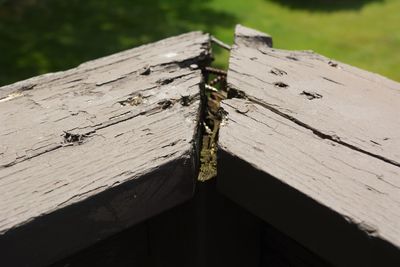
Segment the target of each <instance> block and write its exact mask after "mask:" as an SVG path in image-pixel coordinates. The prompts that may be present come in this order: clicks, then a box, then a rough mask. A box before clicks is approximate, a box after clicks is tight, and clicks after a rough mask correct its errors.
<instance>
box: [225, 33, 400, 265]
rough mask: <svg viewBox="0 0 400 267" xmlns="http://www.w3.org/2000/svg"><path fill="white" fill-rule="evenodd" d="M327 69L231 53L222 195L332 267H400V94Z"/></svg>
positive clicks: (325, 63)
mask: <svg viewBox="0 0 400 267" xmlns="http://www.w3.org/2000/svg"><path fill="white" fill-rule="evenodd" d="M240 30H242V29H241V28H237V31H240ZM237 35H239V34H237ZM329 62H330V61H329V60H328V59H325V58H323V57H321V56H319V55H316V54H314V53H310V52H291V51H282V50H275V49H271V48H269V47H268V44H264V46H259V45H258V46H257V47H250V46H248V45H244V44H240V43H239V44H238V43H236V45H235V46H233V49H232V54H231V58H230V65H229V71H228V83H229V86H230V87H231V88H234V89H236V90H240V91H242V92H243V93H244V94H243V93H242V94H239V95H242V96H243V95H245V99H231V100H225V101H223V104H222V105H221V107H222V108H223V109H224V110H225V111H226V112H227V115H226V120H225V121H224V122H223V123H222V126H221V129H220V137H219V161H218V168H219V169H218V170H219V173H220V175H219V178H218V179H219V188H220V190H221V191H222V192H223V193H225V194H227V195H228V196H229V197H231V198H232V199H233V200H235V201H237V202H238V203H239V204H241V205H243V206H245V207H246V208H248V209H249V210H251V211H252V212H254V213H256V214H257V215H258V216H260V217H262V218H264V219H265V220H266V221H268V222H269V223H271V224H272V225H274V226H275V227H277V228H278V229H280V230H281V231H283V232H285V233H286V234H288V235H289V236H291V237H293V238H294V239H296V240H298V241H299V242H300V243H301V244H303V245H305V246H306V247H308V248H309V249H311V250H312V251H314V252H315V253H316V254H318V255H321V256H322V257H324V258H325V259H327V260H328V261H329V262H330V263H333V264H334V265H338V266H349V265H350V266H351V264H350V263H353V264H356V265H357V266H378V265H384V266H391V264H397V265H396V266H399V265H398V264H399V263H400V250H399V249H400V167H399V164H398V163H399V162H400V157H399V156H400V149H399V148H400V127H399V126H400V117H399V116H398V114H397V113H398V109H399V107H400V90H399V89H400V85H399V84H398V83H395V82H393V81H390V80H387V79H385V78H383V77H380V76H378V75H375V74H371V73H367V72H364V71H361V70H359V69H356V68H353V67H350V66H347V65H344V64H342V63H329ZM331 62H332V61H331ZM336 64H337V65H336ZM396 111H397V112H396ZM360 263H363V264H361V265H360ZM385 263H386V265H385ZM364 264H365V265H364ZM354 266H355V265H354Z"/></svg>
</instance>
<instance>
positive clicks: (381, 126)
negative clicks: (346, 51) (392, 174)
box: [228, 27, 400, 166]
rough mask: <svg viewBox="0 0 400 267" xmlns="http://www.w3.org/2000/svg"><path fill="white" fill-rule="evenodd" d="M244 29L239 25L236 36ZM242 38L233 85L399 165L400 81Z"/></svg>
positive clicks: (232, 64)
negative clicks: (244, 42) (246, 41)
mask: <svg viewBox="0 0 400 267" xmlns="http://www.w3.org/2000/svg"><path fill="white" fill-rule="evenodd" d="M242 31H244V30H243V27H239V28H237V31H236V35H238V36H241V35H242V34H241V32H242ZM245 32H246V31H245ZM238 40H239V45H238V44H237V45H234V46H233V49H232V50H231V56H230V59H229V70H228V84H229V87H231V88H235V89H238V90H242V91H245V93H246V94H247V95H249V97H252V98H254V99H257V100H260V101H263V102H265V103H267V104H268V105H269V106H270V107H271V108H274V109H275V110H277V111H279V112H282V113H283V114H285V115H286V116H288V117H290V118H292V119H293V120H297V121H299V122H301V123H303V124H304V125H306V126H307V127H309V128H312V129H315V130H316V131H318V132H319V133H320V134H321V135H325V136H326V137H327V138H330V139H335V140H336V141H340V142H341V143H343V144H347V145H349V146H352V147H354V148H357V149H359V150H362V151H364V152H366V153H369V154H370V155H373V156H376V157H378V158H381V159H382V160H385V161H387V162H390V163H392V164H395V165H397V166H400V149H399V147H400V116H398V114H399V113H400V83H397V82H394V81H391V80H389V79H387V78H385V77H382V76H380V75H377V74H373V73H370V72H367V71H363V70H360V69H357V68H355V67H351V66H349V65H346V64H344V63H340V62H336V61H333V60H330V59H328V58H325V57H323V56H320V55H318V54H316V53H313V52H309V51H285V50H279V49H273V48H270V47H269V46H268V45H269V43H264V45H263V46H261V45H256V46H253V47H252V46H248V45H245V44H243V43H242V42H241V41H240V40H242V38H238ZM256 40H258V39H256ZM255 43H256V44H259V41H257V42H255ZM382 60H384V59H382Z"/></svg>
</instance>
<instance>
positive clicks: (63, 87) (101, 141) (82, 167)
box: [0, 32, 210, 266]
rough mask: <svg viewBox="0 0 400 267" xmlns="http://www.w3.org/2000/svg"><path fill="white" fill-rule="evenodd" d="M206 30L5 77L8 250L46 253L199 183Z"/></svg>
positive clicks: (2, 175) (23, 256)
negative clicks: (56, 69) (11, 80)
mask: <svg viewBox="0 0 400 267" xmlns="http://www.w3.org/2000/svg"><path fill="white" fill-rule="evenodd" d="M209 60H210V48H209V36H208V35H207V34H202V33H200V32H193V33H188V34H184V35H180V36H177V37H172V38H168V39H165V40H162V41H159V42H156V43H154V44H150V45H145V46H141V47H138V48H135V49H131V50H128V51H124V52H121V53H118V54H115V55H111V56H108V57H105V58H102V59H98V60H95V61H91V62H88V63H85V64H82V65H80V66H79V67H77V68H75V69H72V70H68V71H65V72H60V73H56V74H51V75H44V76H39V77H35V78H32V79H28V80H26V81H23V82H19V83H16V84H13V85H9V86H6V87H2V88H0V92H1V93H2V94H3V95H2V97H1V96H0V98H1V99H0V125H1V129H0V251H2V264H5V265H7V266H21V265H24V264H27V263H29V266H35V265H43V264H47V263H50V262H53V261H55V260H57V259H60V258H61V257H64V256H65V255H67V254H71V253H72V252H74V251H77V250H78V249H81V248H83V247H86V246H88V245H90V244H92V243H94V242H95V241H97V240H100V239H104V238H105V237H107V236H110V235H111V234H113V233H116V232H118V231H121V230H122V229H125V228H127V227H129V226H131V225H133V224H135V223H137V222H140V221H143V220H144V219H146V218H149V217H151V216H153V215H155V214H158V213H160V212H162V211H164V210H166V209H169V208H171V207H173V206H175V205H177V204H179V203H182V202H184V201H185V200H187V199H189V198H191V197H192V195H193V191H194V182H195V177H196V172H197V167H198V166H197V162H198V152H199V151H198V145H199V144H198V142H197V141H198V140H199V138H198V135H199V133H200V132H199V128H198V125H199V119H200V112H201V110H200V109H201V105H200V86H201V84H202V75H201V70H200V67H201V66H202V65H203V64H207V63H208V62H209Z"/></svg>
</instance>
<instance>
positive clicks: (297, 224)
mask: <svg viewBox="0 0 400 267" xmlns="http://www.w3.org/2000/svg"><path fill="white" fill-rule="evenodd" d="M218 165H219V166H220V168H219V180H218V186H217V187H218V189H219V191H221V193H223V194H224V195H226V196H227V197H229V198H230V199H232V200H234V201H235V202H236V203H238V204H240V205H241V206H243V207H244V208H246V209H247V210H248V211H250V212H252V213H253V214H255V215H257V216H259V217H260V218H262V219H263V220H264V221H265V222H267V223H269V224H271V225H272V226H273V227H275V228H276V229H277V230H278V231H280V232H282V233H284V234H286V235H288V236H290V237H291V238H293V239H294V240H296V241H297V242H299V243H300V244H302V245H303V246H305V247H307V248H308V249H310V250H311V251H312V252H313V253H315V255H319V256H320V257H321V258H323V259H324V260H326V261H327V262H328V264H332V265H333V266H371V267H372V266H393V267H394V266H399V265H398V263H399V262H400V255H399V254H398V249H397V248H396V247H395V246H394V245H392V244H390V243H389V242H386V241H384V240H382V239H379V238H375V237H373V236H368V235H367V234H366V233H365V232H363V231H360V229H359V228H358V227H357V226H356V225H355V224H352V223H349V222H348V221H347V220H346V219H345V218H344V217H342V216H340V215H339V214H337V213H335V212H334V211H332V210H330V209H328V208H326V207H324V206H323V205H321V204H320V203H318V202H316V201H315V200H313V199H311V198H309V197H308V196H306V195H304V194H302V193H301V192H299V191H297V190H296V189H294V188H291V187H289V186H288V185H287V184H285V183H283V182H281V181H280V180H278V179H277V178H275V177H272V176H270V175H269V174H268V173H265V172H263V171H261V170H259V169H257V168H256V167H254V166H253V165H251V164H249V163H248V162H246V161H244V160H242V159H241V158H238V157H236V156H233V155H231V154H229V153H228V152H226V151H223V150H222V149H219V152H218ZM290 254H291V255H293V253H290ZM310 255H311V254H310ZM306 258H307V259H311V260H312V261H310V262H308V263H307V264H306V266H321V265H320V264H316V265H315V264H311V262H314V263H315V262H318V261H314V259H312V258H308V257H306ZM295 266H299V265H295ZM300 266H301V265H300Z"/></svg>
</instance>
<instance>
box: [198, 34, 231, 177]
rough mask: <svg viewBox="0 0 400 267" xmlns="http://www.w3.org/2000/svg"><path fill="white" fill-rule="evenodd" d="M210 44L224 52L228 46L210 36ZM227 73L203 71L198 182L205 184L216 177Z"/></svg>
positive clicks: (211, 68)
mask: <svg viewBox="0 0 400 267" xmlns="http://www.w3.org/2000/svg"><path fill="white" fill-rule="evenodd" d="M211 42H212V44H214V45H216V46H218V47H221V48H223V49H226V50H230V49H231V48H230V46H229V45H227V44H224V43H223V42H221V41H220V40H218V39H216V38H215V37H213V36H211ZM226 76H227V72H226V70H223V69H218V68H215V67H212V66H208V67H205V68H204V70H203V79H204V88H203V91H204V93H203V94H202V97H203V99H202V100H203V105H204V108H203V110H204V114H203V115H202V120H201V121H202V123H201V127H202V140H201V143H202V147H201V151H200V170H199V175H198V180H199V181H201V182H205V181H207V180H210V179H212V178H214V177H216V175H217V149H218V132H219V127H220V124H221V121H222V117H223V110H222V108H221V107H220V103H221V101H222V100H224V99H226V98H227V97H228V88H227V81H226Z"/></svg>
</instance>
